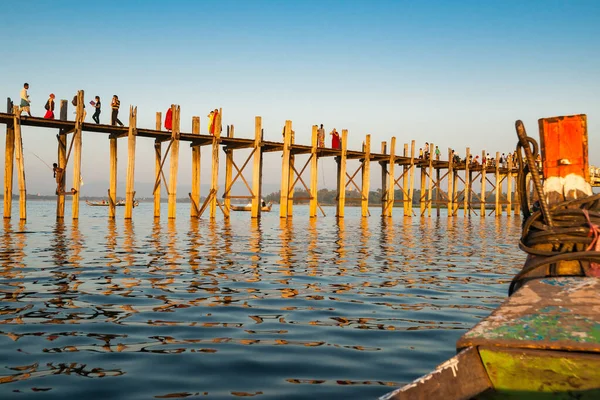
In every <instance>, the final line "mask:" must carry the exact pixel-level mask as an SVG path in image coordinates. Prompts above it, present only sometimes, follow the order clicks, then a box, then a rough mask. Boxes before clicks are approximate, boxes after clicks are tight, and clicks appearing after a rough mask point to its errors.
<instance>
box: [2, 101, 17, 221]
mask: <svg viewBox="0 0 600 400" xmlns="http://www.w3.org/2000/svg"><path fill="white" fill-rule="evenodd" d="M12 107H13V103H12V101H11V100H10V97H8V98H7V99H6V112H7V113H12V112H13V110H12ZM14 160H15V125H14V123H13V124H10V123H9V124H6V148H5V149H4V218H7V219H10V217H11V214H12V187H13V170H14V164H15V161H14Z"/></svg>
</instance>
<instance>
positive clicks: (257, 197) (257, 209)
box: [251, 116, 263, 218]
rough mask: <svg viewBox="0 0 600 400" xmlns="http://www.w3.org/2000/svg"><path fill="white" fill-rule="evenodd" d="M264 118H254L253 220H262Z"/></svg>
mask: <svg viewBox="0 0 600 400" xmlns="http://www.w3.org/2000/svg"><path fill="white" fill-rule="evenodd" d="M262 139H263V137H262V118H261V117H258V116H257V117H254V165H253V167H252V192H253V193H252V194H253V197H252V211H251V213H252V218H260V216H261V207H262V169H263V160H262V155H263V154H262Z"/></svg>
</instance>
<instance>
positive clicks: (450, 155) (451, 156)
mask: <svg viewBox="0 0 600 400" xmlns="http://www.w3.org/2000/svg"><path fill="white" fill-rule="evenodd" d="M453 183H454V152H453V151H452V149H451V148H448V196H447V197H448V205H447V209H448V216H449V217H451V216H452V214H453V213H454V203H453V200H454V197H453V193H454V185H453Z"/></svg>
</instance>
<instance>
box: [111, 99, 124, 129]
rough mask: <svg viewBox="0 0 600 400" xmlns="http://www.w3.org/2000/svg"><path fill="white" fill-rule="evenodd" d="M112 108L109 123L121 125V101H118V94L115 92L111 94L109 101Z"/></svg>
mask: <svg viewBox="0 0 600 400" xmlns="http://www.w3.org/2000/svg"><path fill="white" fill-rule="evenodd" d="M110 106H111V108H112V117H111V119H110V124H111V125H116V124H119V125H121V126H123V123H122V122H121V121H120V120H119V107H121V102H120V101H119V96H117V95H116V94H115V95H113V98H112V102H111V103H110Z"/></svg>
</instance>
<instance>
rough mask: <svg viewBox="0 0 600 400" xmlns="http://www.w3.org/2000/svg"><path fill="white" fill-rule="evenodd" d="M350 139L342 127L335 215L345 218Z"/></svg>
mask: <svg viewBox="0 0 600 400" xmlns="http://www.w3.org/2000/svg"><path fill="white" fill-rule="evenodd" d="M347 141H348V130H347V129H342V149H341V150H342V154H341V155H340V157H339V159H338V170H337V191H338V201H337V210H336V213H335V216H336V217H338V218H344V211H345V208H346V149H347V147H346V146H347V145H348V143H347Z"/></svg>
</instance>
